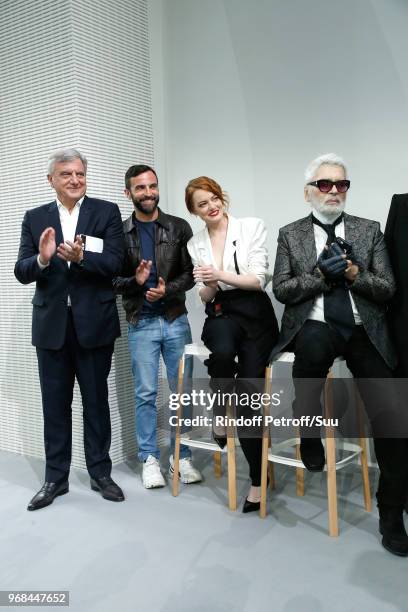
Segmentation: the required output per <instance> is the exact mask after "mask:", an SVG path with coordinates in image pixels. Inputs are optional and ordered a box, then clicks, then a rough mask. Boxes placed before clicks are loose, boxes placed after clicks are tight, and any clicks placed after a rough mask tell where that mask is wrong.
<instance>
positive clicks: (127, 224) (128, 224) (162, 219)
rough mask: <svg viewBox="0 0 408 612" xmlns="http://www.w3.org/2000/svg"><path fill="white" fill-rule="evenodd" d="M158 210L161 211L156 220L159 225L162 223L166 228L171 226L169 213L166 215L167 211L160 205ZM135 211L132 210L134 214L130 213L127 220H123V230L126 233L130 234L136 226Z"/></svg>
mask: <svg viewBox="0 0 408 612" xmlns="http://www.w3.org/2000/svg"><path fill="white" fill-rule="evenodd" d="M157 210H158V211H159V215H158V217H157V219H155V222H156V223H158V224H159V225H161V226H162V227H164V228H165V229H166V230H168V229H169V227H170V218H169V215H166V213H164V212H163V211H162V210H161V209H160V207H158V208H157ZM133 220H134V213H133V212H132V214H131V215H130V217H128V218H127V219H126V221H124V222H123V230H124V232H125V233H126V234H128V233H129V232H131V231H132V230H133V228H134V222H133Z"/></svg>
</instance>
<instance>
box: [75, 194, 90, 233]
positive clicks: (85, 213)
mask: <svg viewBox="0 0 408 612" xmlns="http://www.w3.org/2000/svg"><path fill="white" fill-rule="evenodd" d="M92 207H93V203H92V200H91V199H90V198H88V197H87V196H85V197H84V199H83V201H82V204H81V208H80V209H79V215H78V223H77V226H76V230H75V236H77V235H78V234H86V233H87V229H88V226H89V222H90V220H91V217H92V215H91V211H92Z"/></svg>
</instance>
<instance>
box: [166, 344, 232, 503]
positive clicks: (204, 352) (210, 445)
mask: <svg viewBox="0 0 408 612" xmlns="http://www.w3.org/2000/svg"><path fill="white" fill-rule="evenodd" d="M189 355H191V356H196V357H199V358H200V359H207V358H208V357H209V356H210V351H209V350H208V349H207V348H206V347H205V346H204V345H201V344H186V346H185V347H184V352H183V355H182V357H181V359H180V362H179V369H178V380H177V393H178V394H179V397H180V395H181V394H182V393H183V381H184V366H185V358H186V357H187V356H189ZM182 414H183V407H182V406H181V404H179V405H178V408H177V424H176V428H175V441H174V474H173V495H174V496H175V497H176V496H177V495H178V494H179V461H180V444H184V445H185V446H190V447H193V448H201V449H203V450H208V451H212V452H213V453H214V472H215V475H216V477H217V478H220V477H221V455H222V453H226V455H227V466H228V506H229V509H230V510H236V509H237V484H236V460H235V445H236V440H235V435H234V431H233V427H232V426H231V424H230V418H231V417H232V416H233V414H232V407H231V405H230V404H229V403H228V404H227V410H226V415H227V418H228V420H227V445H226V447H225V448H223V449H222V450H221V449H220V447H219V446H218V444H217V443H216V442H208V441H206V440H201V439H200V438H196V439H193V438H192V437H191V434H186V435H184V434H182V433H181V431H180V429H181V428H180V419H181V418H182Z"/></svg>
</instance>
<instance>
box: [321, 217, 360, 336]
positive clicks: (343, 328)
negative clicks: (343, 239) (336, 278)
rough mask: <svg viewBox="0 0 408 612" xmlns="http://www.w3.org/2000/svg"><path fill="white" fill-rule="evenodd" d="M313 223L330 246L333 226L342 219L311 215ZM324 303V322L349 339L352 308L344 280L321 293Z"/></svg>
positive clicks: (333, 236) (352, 326) (351, 324)
mask: <svg viewBox="0 0 408 612" xmlns="http://www.w3.org/2000/svg"><path fill="white" fill-rule="evenodd" d="M312 220H313V223H315V224H316V225H320V227H322V228H323V229H324V231H325V232H326V233H327V241H326V245H327V246H329V247H330V245H331V243H332V242H335V240H336V234H335V231H334V228H335V227H336V225H338V224H339V223H341V222H342V221H343V215H342V214H341V215H340V217H337V219H336V220H335V221H334V223H328V224H326V223H321V221H319V219H316V217H315V216H314V215H312ZM323 303H324V318H325V321H326V323H327V324H328V325H329V326H330V327H331V328H332V329H334V330H335V331H337V332H338V333H339V334H340V335H341V336H342V337H343V338H344V339H345V340H349V338H350V336H351V334H352V333H353V330H354V326H355V324H356V323H355V321H354V315H353V308H352V306H351V300H350V293H349V291H348V289H347V288H346V286H345V282H341V283H338V284H337V283H336V284H333V285H332V287H331V289H330V291H329V292H328V293H324V294H323Z"/></svg>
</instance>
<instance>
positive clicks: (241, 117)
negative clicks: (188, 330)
mask: <svg viewBox="0 0 408 612" xmlns="http://www.w3.org/2000/svg"><path fill="white" fill-rule="evenodd" d="M150 4H151V5H154V6H155V7H156V11H157V10H158V9H157V6H158V5H161V7H162V12H163V13H162V30H161V32H160V31H158V30H157V31H156V32H155V30H154V29H153V30H152V40H154V39H155V38H156V39H157V38H159V37H160V36H161V37H162V40H161V43H160V44H161V45H162V64H161V66H160V64H156V65H155V69H154V73H153V74H154V78H153V99H155V97H157V96H158V95H159V91H160V97H161V100H162V111H161V112H162V115H163V116H164V126H165V132H164V134H163V132H162V133H161V136H158V138H159V139H160V137H161V139H162V140H161V144H162V146H163V150H165V152H166V153H165V158H166V187H167V193H166V196H167V202H168V209H169V210H170V211H172V212H174V213H175V214H179V215H181V216H185V215H186V214H187V216H188V213H186V211H185V207H184V203H183V191H184V187H185V185H186V183H187V182H188V180H189V179H191V178H193V177H195V176H199V175H202V174H207V175H209V176H212V177H214V178H216V179H217V180H218V182H220V184H221V185H222V186H223V187H224V188H225V189H226V190H227V191H228V192H229V194H230V196H231V203H232V205H231V212H232V214H235V215H237V216H240V215H241V216H243V215H248V214H249V215H257V216H260V217H263V218H264V219H265V220H266V222H267V226H268V229H269V247H270V259H271V263H272V265H273V262H274V258H275V251H276V236H277V231H278V228H279V227H280V226H282V225H284V224H286V223H288V222H290V221H293V220H295V219H297V218H300V217H301V216H304V215H305V214H307V213H308V212H309V209H308V208H307V205H306V204H305V203H304V201H303V171H304V168H305V166H306V165H307V163H308V162H309V161H310V160H311V159H312V158H314V157H316V156H317V155H320V154H322V153H326V152H330V151H335V152H337V153H338V154H340V155H342V156H343V157H344V158H345V160H346V161H347V162H348V164H349V169H350V178H351V181H352V189H351V191H350V192H349V199H348V206H347V209H348V211H349V212H351V213H354V214H357V215H360V216H365V217H369V218H374V219H377V220H379V221H381V223H382V224H384V223H385V220H386V215H387V211H388V207H389V203H390V199H391V196H392V194H393V193H395V192H404V191H406V190H407V189H408V121H407V119H408V71H407V68H406V58H407V57H408V37H407V36H406V24H407V23H408V2H405V1H404V0H358V1H356V0H342V1H341V2H338V1H336V0H308V1H307V2H305V0H256V2H252V3H250V2H248V1H247V0H163V1H162V2H160V0H150ZM152 25H153V28H154V27H155V24H154V23H153V24H152ZM158 74H160V76H162V77H163V82H162V88H163V89H162V90H160V84H159V85H158V82H159V79H158ZM153 122H154V126H155V114H153ZM162 125H163V121H162ZM160 129H162V128H161V127H160ZM162 174H163V172H162ZM192 225H193V229H195V230H196V229H198V228H199V227H200V224H199V223H198V222H196V221H195V220H193V222H192ZM189 302H190V305H191V306H190V310H193V312H192V313H191V315H192V319H193V321H194V322H195V328H196V330H195V331H196V336H197V333H198V328H199V324H200V323H199V321H200V320H202V313H201V315H199V313H198V311H197V312H195V310H196V309H197V308H198V306H196V302H195V301H194V300H192V299H191V297H190V299H189ZM200 317H201V319H200Z"/></svg>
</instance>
